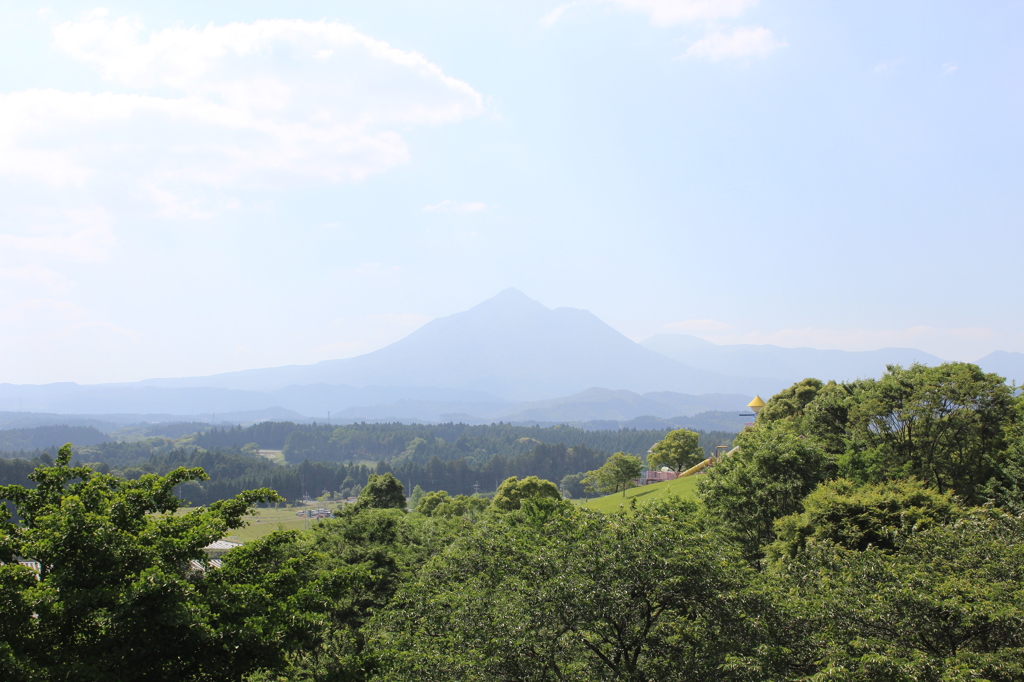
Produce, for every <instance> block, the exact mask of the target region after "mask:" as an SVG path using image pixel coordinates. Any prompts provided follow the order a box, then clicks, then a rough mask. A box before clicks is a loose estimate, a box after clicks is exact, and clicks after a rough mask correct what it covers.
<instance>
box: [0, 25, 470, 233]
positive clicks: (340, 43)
mask: <svg viewBox="0 0 1024 682" xmlns="http://www.w3.org/2000/svg"><path fill="white" fill-rule="evenodd" d="M53 36H54V44H55V45H56V47H57V48H59V49H60V50H62V51H64V52H65V53H67V54H68V55H70V56H71V57H73V58H74V59H77V60H80V61H83V62H86V63H89V64H92V65H94V66H95V67H96V68H97V69H98V70H99V71H100V73H101V74H102V75H103V77H104V78H105V79H107V80H109V81H110V82H111V83H112V85H113V86H114V88H115V90H116V91H110V92H102V93H95V92H74V93H72V92H64V91H58V90H26V91H21V92H14V93H7V94H2V95H0V173H7V174H12V175H16V176H17V177H19V178H34V179H36V180H38V181H42V182H45V183H47V184H49V185H52V186H56V187H66V186H83V185H86V184H87V183H95V182H102V181H110V182H122V181H124V180H125V179H126V178H127V179H130V180H131V182H132V184H134V185H135V186H136V187H137V188H139V194H140V195H141V196H148V197H150V198H151V199H153V200H155V201H156V202H157V204H158V205H160V206H161V210H162V211H164V212H165V213H168V212H169V213H175V212H177V213H179V214H181V213H184V214H187V215H191V214H197V213H198V214H202V213H203V210H202V209H197V208H195V207H193V208H188V206H189V202H190V201H192V199H193V197H191V196H189V195H190V193H194V190H195V188H196V187H203V186H206V187H215V188H226V187H241V188H269V187H274V188H280V187H282V186H287V185H288V184H289V183H290V182H293V183H303V184H308V182H309V181H311V180H312V181H317V182H324V183H340V182H351V181H357V180H360V179H363V178H365V177H367V176H369V175H372V174H375V173H381V172H384V171H386V170H388V169H389V168H392V167H394V166H396V165H399V164H403V163H406V162H407V161H408V159H409V149H408V146H407V144H406V142H405V139H404V137H403V134H404V133H405V131H407V130H409V129H410V128H411V127H415V126H424V125H437V124H444V123H453V122H457V121H460V120H463V119H466V118H469V117H472V116H476V115H478V114H480V113H482V112H483V110H484V104H483V98H482V97H481V95H480V94H479V93H477V92H476V91H475V90H474V89H473V88H472V87H471V86H469V85H468V84H466V83H465V82H463V81H460V80H458V79H455V78H453V77H451V76H448V75H446V74H445V73H444V72H443V71H442V70H441V69H440V67H438V66H437V65H435V64H433V63H431V62H429V61H428V60H427V59H426V58H425V57H423V56H422V55H420V54H418V53H415V52H408V51H403V50H400V49H397V48H394V47H391V46H390V45H388V44H387V43H384V42H382V41H379V40H375V39H373V38H370V37H368V36H366V35H363V34H362V33H360V32H358V31H357V30H356V29H354V28H352V27H351V26H347V25H345V24H341V23H337V22H326V21H320V22H306V21H285V20H273V21H257V22H254V23H250V24H242V23H233V24H228V25H225V26H214V25H209V26H207V27H205V28H201V29H200V28H185V27H174V28H168V29H165V30H161V31H155V32H152V33H149V34H148V35H145V36H143V27H142V25H141V23H140V22H139V21H138V20H137V19H132V18H124V17H122V18H119V19H115V20H110V19H108V18H107V17H106V13H105V12H102V11H99V12H93V13H91V14H90V15H88V16H87V17H86V18H84V19H83V20H82V21H78V22H68V23H63V24H60V25H59V26H56V27H55V28H54V29H53ZM161 192H163V194H161ZM182 195H185V196H182ZM168 205H171V206H174V207H177V208H173V209H168V208H167V207H168ZM182 206H185V208H184V209H183V208H181V207H182Z"/></svg>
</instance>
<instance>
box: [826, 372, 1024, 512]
mask: <svg viewBox="0 0 1024 682" xmlns="http://www.w3.org/2000/svg"><path fill="white" fill-rule="evenodd" d="M856 398H857V399H856V402H855V403H854V405H853V406H852V407H851V409H850V411H849V420H850V423H849V426H848V436H849V445H848V448H847V455H846V457H844V459H843V462H842V463H843V469H844V473H845V474H846V475H847V476H849V477H851V478H856V479H860V480H868V481H880V480H888V479H893V478H902V477H907V476H913V477H916V478H919V479H921V480H922V481H924V482H925V483H927V484H928V485H931V486H934V487H935V488H937V489H938V490H939V492H945V491H947V490H951V491H954V492H955V493H956V494H957V495H959V496H960V497H962V498H964V499H965V500H967V501H968V502H971V503H973V502H977V501H980V500H981V495H980V489H981V488H982V487H983V485H984V484H986V482H988V480H989V479H990V478H992V477H993V476H994V475H995V474H996V473H997V468H998V463H999V460H1000V454H1001V453H1002V451H1003V450H1004V448H1005V446H1006V443H1005V430H1006V428H1007V427H1008V425H1009V424H1010V422H1011V421H1012V419H1013V416H1014V410H1013V398H1012V395H1011V391H1010V387H1009V386H1007V385H1006V384H1005V383H1004V381H1003V379H1002V378H1001V377H999V376H996V375H995V374H985V373H983V372H982V371H981V370H980V369H979V368H978V367H977V366H976V365H971V364H967V363H946V364H943V365H940V366H938V367H925V366H924V365H914V366H912V367H910V368H909V369H903V368H901V367H899V366H890V367H889V369H888V371H887V372H886V374H885V375H884V376H883V377H882V378H881V379H879V380H877V381H865V382H862V384H861V388H860V390H859V391H857V395H856Z"/></svg>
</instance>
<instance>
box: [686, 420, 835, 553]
mask: <svg viewBox="0 0 1024 682" xmlns="http://www.w3.org/2000/svg"><path fill="white" fill-rule="evenodd" d="M736 444H737V446H738V450H737V451H735V452H734V453H733V454H732V455H730V456H729V457H726V458H724V459H723V460H722V461H721V462H719V463H718V464H716V465H715V467H714V468H713V469H712V470H711V472H710V473H709V474H706V475H703V476H701V478H700V481H699V482H698V483H697V491H698V495H699V496H700V497H701V499H702V500H703V501H704V505H705V508H706V510H707V513H708V518H709V522H711V523H712V524H713V525H714V526H717V527H718V528H720V529H721V531H722V532H723V533H724V534H725V535H726V536H727V537H731V538H732V539H734V540H735V541H737V542H738V543H739V544H740V545H741V546H742V547H743V551H744V554H745V555H746V556H747V557H748V558H749V559H752V560H753V559H759V558H761V556H762V553H763V548H764V546H765V545H766V544H768V543H770V542H772V541H774V540H775V520H776V519H778V518H780V517H783V516H788V515H789V514H795V513H797V512H799V511H801V510H802V505H801V502H802V500H803V498H804V497H805V496H806V495H807V494H808V493H809V492H811V491H812V490H813V489H814V488H815V486H817V485H818V484H819V483H821V482H822V481H826V480H828V479H830V478H833V477H834V476H835V471H836V467H835V464H834V462H833V461H832V460H831V458H829V457H828V456H827V455H826V454H825V453H824V452H823V451H822V449H821V447H820V446H819V445H818V444H817V443H816V442H814V441H813V440H811V439H809V438H802V437H800V436H798V435H796V434H794V433H792V431H790V430H789V429H788V428H786V427H785V425H782V424H778V423H773V422H767V423H765V424H763V425H758V426H757V427H756V428H754V429H752V430H748V431H746V432H744V433H741V434H740V435H739V436H737V438H736Z"/></svg>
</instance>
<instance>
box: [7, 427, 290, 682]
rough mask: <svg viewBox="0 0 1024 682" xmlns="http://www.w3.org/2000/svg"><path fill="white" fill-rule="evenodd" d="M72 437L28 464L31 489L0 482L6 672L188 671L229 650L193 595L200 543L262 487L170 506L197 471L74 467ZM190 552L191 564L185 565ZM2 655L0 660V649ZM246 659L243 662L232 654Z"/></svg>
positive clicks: (154, 674)
mask: <svg viewBox="0 0 1024 682" xmlns="http://www.w3.org/2000/svg"><path fill="white" fill-rule="evenodd" d="M71 456H72V452H71V445H70V444H68V445H65V446H64V447H63V448H61V450H60V452H59V454H58V456H57V458H56V460H55V462H54V464H53V466H45V465H44V466H40V467H38V468H36V469H35V470H34V471H33V472H32V474H30V475H29V478H30V479H31V480H32V481H34V482H35V483H36V487H35V488H26V487H23V486H20V485H7V486H2V487H0V501H7V502H8V503H10V504H11V505H12V506H13V507H14V510H15V511H16V512H17V514H18V516H19V517H20V521H19V522H17V523H15V522H13V521H11V515H10V512H9V511H8V509H7V507H6V506H4V505H0V561H2V562H3V563H5V564H10V563H11V562H12V561H13V559H14V558H15V557H16V556H17V557H23V558H25V559H29V560H32V561H35V562H37V564H38V567H39V571H38V580H37V579H36V577H35V576H34V575H33V573H32V571H30V570H29V569H28V568H24V567H22V566H19V565H16V564H15V565H5V566H3V567H2V568H0V599H2V600H3V602H4V609H3V612H4V617H3V619H0V620H3V621H4V625H3V626H0V627H3V628H4V630H5V632H4V634H5V637H4V641H3V645H2V646H0V666H3V668H2V669H3V671H4V673H5V677H4V679H9V680H19V679H44V680H46V679H71V680H142V679H145V680H191V679H201V678H204V676H205V675H207V674H211V673H212V672H213V671H217V670H219V669H221V668H222V661H223V660H224V659H225V658H230V657H231V656H232V655H233V653H232V651H230V650H228V649H226V648H225V647H224V646H223V640H222V639H221V638H219V637H218V634H217V633H218V626H217V624H216V622H215V621H216V616H215V614H213V613H211V612H210V609H209V604H208V603H207V602H206V601H205V600H204V598H203V596H202V589H201V585H202V583H203V576H204V575H205V574H204V572H203V571H202V569H200V571H198V572H197V571H196V569H195V566H196V565H198V566H200V567H205V566H207V565H208V564H207V560H206V555H205V553H204V552H203V548H204V547H205V546H207V545H208V544H210V543H211V542H213V541H214V540H219V539H221V538H222V537H224V535H225V534H226V533H227V532H228V531H229V530H231V529H233V528H238V527H239V526H242V525H243V521H242V517H243V516H244V515H245V514H247V513H249V512H251V511H252V508H253V506H254V505H255V504H256V503H258V502H267V501H272V500H276V499H277V496H276V495H275V493H273V492H272V491H270V490H268V489H261V490H255V491H249V492H246V493H242V494H241V495H238V496H236V497H235V498H234V499H232V500H224V501H221V502H217V503H214V504H212V505H210V506H209V507H208V508H205V509H204V508H200V509H196V510H192V511H189V512H187V513H184V514H176V512H178V510H179V505H180V502H179V500H178V498H177V497H175V495H174V488H175V487H176V486H178V485H180V484H181V483H183V482H185V481H190V480H202V479H204V478H205V474H204V473H203V471H202V470H201V469H183V468H182V469H176V470H174V471H172V472H170V473H169V474H167V475H166V476H157V475H154V474H145V475H143V476H141V477H140V478H138V479H137V480H125V479H123V478H119V477H116V476H113V475H110V474H100V473H97V472H95V471H93V470H92V469H90V468H88V467H72V466H70V461H71ZM193 562H195V563H193ZM4 657H5V658H6V660H2V659H3V658H4ZM241 666H242V667H243V668H244V667H245V664H244V663H241Z"/></svg>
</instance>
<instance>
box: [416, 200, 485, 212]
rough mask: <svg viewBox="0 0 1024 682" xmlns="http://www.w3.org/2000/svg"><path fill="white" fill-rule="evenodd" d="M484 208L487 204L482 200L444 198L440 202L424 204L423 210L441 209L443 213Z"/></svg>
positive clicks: (477, 210)
mask: <svg viewBox="0 0 1024 682" xmlns="http://www.w3.org/2000/svg"><path fill="white" fill-rule="evenodd" d="M485 208H487V204H485V203H484V202H482V201H453V200H451V199H445V200H444V201H442V202H440V203H437V204H430V205H429V206H424V207H423V212H424V213H430V212H432V211H441V212H443V213H477V212H479V211H482V210H484V209H485Z"/></svg>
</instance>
